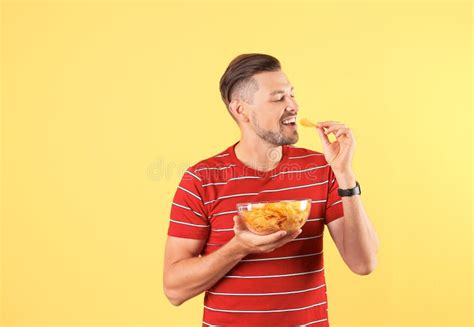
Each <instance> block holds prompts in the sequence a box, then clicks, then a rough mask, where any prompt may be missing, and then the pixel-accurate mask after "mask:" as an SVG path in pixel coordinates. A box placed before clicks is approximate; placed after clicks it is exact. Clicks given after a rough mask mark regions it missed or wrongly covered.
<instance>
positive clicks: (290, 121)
mask: <svg viewBox="0 0 474 327" xmlns="http://www.w3.org/2000/svg"><path fill="white" fill-rule="evenodd" d="M281 123H282V124H283V125H285V126H296V117H292V118H288V119H285V120H282V121H281Z"/></svg>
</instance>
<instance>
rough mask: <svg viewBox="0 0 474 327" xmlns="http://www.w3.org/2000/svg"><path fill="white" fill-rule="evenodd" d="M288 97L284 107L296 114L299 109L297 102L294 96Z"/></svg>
mask: <svg viewBox="0 0 474 327" xmlns="http://www.w3.org/2000/svg"><path fill="white" fill-rule="evenodd" d="M289 99H290V100H289V101H288V106H287V107H286V110H287V111H289V112H291V113H293V114H296V113H297V112H298V110H299V106H298V103H296V100H295V99H294V98H291V97H289Z"/></svg>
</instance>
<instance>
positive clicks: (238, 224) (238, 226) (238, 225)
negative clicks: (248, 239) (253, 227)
mask: <svg viewBox="0 0 474 327" xmlns="http://www.w3.org/2000/svg"><path fill="white" fill-rule="evenodd" d="M246 229H247V227H246V226H245V224H244V222H243V221H242V218H241V217H240V216H239V215H235V216H234V230H236V231H243V230H246Z"/></svg>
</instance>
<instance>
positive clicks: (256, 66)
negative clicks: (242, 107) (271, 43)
mask: <svg viewBox="0 0 474 327" xmlns="http://www.w3.org/2000/svg"><path fill="white" fill-rule="evenodd" d="M280 69H281V65H280V61H278V59H277V58H275V57H273V56H270V55H267V54H262V53H246V54H241V55H239V56H237V57H235V58H234V59H233V60H232V61H231V62H230V64H229V66H228V67H227V69H226V71H225V72H224V74H223V75H222V77H221V79H220V82H219V88H220V91H221V97H222V100H223V101H224V103H225V105H226V107H227V109H229V103H230V102H231V101H232V98H233V97H234V95H236V94H238V95H239V96H240V95H241V94H242V93H245V92H244V91H245V90H246V89H248V88H249V87H250V88H251V89H252V92H253V93H255V91H257V90H258V85H257V83H256V81H255V79H253V78H252V77H253V75H255V74H257V73H260V72H272V71H278V70H280ZM253 93H252V95H253ZM247 95H248V92H247ZM247 100H248V99H247Z"/></svg>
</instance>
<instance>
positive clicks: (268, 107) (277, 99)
mask: <svg viewBox="0 0 474 327" xmlns="http://www.w3.org/2000/svg"><path fill="white" fill-rule="evenodd" d="M253 78H254V79H255V81H256V82H257V84H258V90H257V91H256V92H255V93H254V95H253V102H252V103H250V104H249V103H245V108H246V109H247V110H246V111H247V112H248V113H249V117H248V118H249V122H247V124H248V127H250V128H246V130H249V131H251V132H254V133H255V134H256V135H258V136H259V137H260V138H262V139H264V140H265V141H267V142H269V143H270V144H274V145H284V144H294V143H296V142H297V141H298V131H297V126H296V114H297V112H298V104H297V103H296V101H295V99H294V93H293V87H292V86H291V84H290V82H289V81H288V79H287V77H286V75H285V74H284V73H283V72H282V71H281V70H279V71H275V72H262V73H258V74H256V75H254V76H253Z"/></svg>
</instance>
